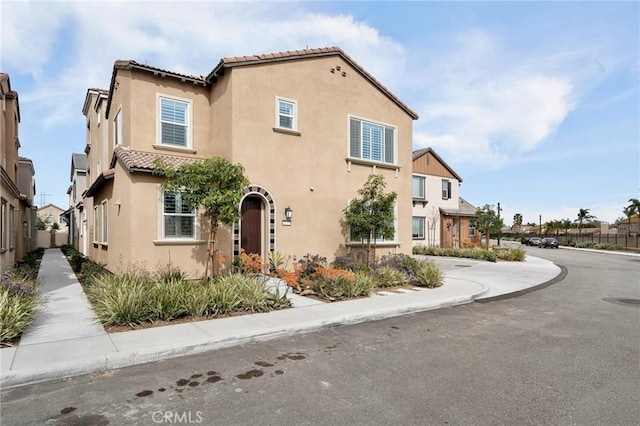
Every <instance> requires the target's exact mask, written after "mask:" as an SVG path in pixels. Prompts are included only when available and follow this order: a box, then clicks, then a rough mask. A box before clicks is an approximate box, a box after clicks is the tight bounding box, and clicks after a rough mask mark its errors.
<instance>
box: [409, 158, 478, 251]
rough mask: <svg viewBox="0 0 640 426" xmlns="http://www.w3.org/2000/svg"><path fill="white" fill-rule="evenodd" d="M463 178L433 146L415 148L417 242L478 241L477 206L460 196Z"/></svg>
mask: <svg viewBox="0 0 640 426" xmlns="http://www.w3.org/2000/svg"><path fill="white" fill-rule="evenodd" d="M461 183H462V178H461V177H460V176H459V175H458V174H457V173H456V172H455V171H454V170H453V169H452V168H451V167H450V166H449V165H448V164H447V163H446V162H445V161H444V160H443V159H442V158H441V157H440V156H439V155H438V154H437V153H436V152H435V151H434V150H433V149H431V148H426V149H420V150H418V151H414V152H413V189H412V192H413V193H412V200H413V219H412V237H413V245H425V246H430V247H465V246H469V245H470V244H471V243H474V244H475V243H477V242H478V237H479V235H476V230H475V228H474V227H473V220H472V219H473V218H474V217H475V215H476V208H475V207H474V206H473V205H471V204H469V203H468V202H467V201H465V200H464V199H463V198H462V197H460V193H459V190H460V189H459V188H460V184H461Z"/></svg>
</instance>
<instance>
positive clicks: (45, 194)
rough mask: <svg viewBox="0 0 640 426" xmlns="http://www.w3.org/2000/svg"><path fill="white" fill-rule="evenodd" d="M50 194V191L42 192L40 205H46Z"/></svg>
mask: <svg viewBox="0 0 640 426" xmlns="http://www.w3.org/2000/svg"><path fill="white" fill-rule="evenodd" d="M49 195H51V194H48V193H46V192H41V193H40V207H42V206H44V205H45V203H46V202H47V197H48V196H49Z"/></svg>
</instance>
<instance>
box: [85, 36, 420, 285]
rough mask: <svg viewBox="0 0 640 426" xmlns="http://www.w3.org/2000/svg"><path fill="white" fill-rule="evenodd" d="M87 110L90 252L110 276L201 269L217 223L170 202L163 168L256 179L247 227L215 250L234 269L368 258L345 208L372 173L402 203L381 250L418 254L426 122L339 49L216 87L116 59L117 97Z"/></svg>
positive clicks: (89, 101) (239, 70) (213, 75)
mask: <svg viewBox="0 0 640 426" xmlns="http://www.w3.org/2000/svg"><path fill="white" fill-rule="evenodd" d="M83 113H84V115H85V117H86V123H87V128H88V131H87V147H86V149H85V152H86V153H87V177H88V188H87V191H86V193H85V198H84V209H85V211H86V212H88V214H87V222H88V229H87V231H88V232H87V234H88V238H89V248H88V252H87V254H88V256H89V257H90V258H91V259H93V260H95V261H97V262H100V263H101V264H104V265H106V267H107V268H108V269H110V270H112V271H115V270H117V269H119V268H126V267H127V266H128V265H129V264H131V263H135V264H144V265H147V266H149V267H155V266H157V265H159V264H163V263H167V262H169V261H171V263H172V264H174V265H178V266H179V267H180V268H181V269H182V270H184V271H185V272H187V273H189V274H192V273H197V271H200V272H202V267H203V265H204V263H205V259H206V249H207V246H206V242H207V241H206V240H207V238H208V234H207V232H206V224H205V223H203V221H202V217H201V215H200V214H199V212H198V211H195V210H193V209H190V208H189V207H187V206H186V205H183V204H182V202H181V195H180V193H179V192H177V193H172V192H165V191H163V189H162V185H161V184H162V178H161V177H160V176H158V175H155V174H154V173H153V172H154V161H155V160H156V159H162V160H164V161H165V162H168V163H170V164H173V165H175V166H178V165H181V164H185V163H187V162H192V161H198V160H201V159H206V158H210V157H214V156H218V157H223V158H226V159H227V160H229V161H231V162H232V163H234V164H241V165H242V166H243V167H244V168H245V175H246V176H247V177H248V179H249V181H250V184H249V185H248V186H247V187H246V188H245V191H244V196H243V198H242V200H241V202H240V204H239V206H238V208H239V209H240V211H241V215H242V217H241V219H240V220H239V221H238V222H237V223H235V224H234V225H233V226H231V227H229V228H226V227H223V228H221V229H220V230H219V232H218V238H217V241H216V244H217V246H218V248H219V249H220V254H221V256H220V258H221V259H222V260H223V263H224V265H225V266H226V267H228V268H230V267H231V263H232V261H233V258H234V257H235V256H237V255H239V253H240V252H241V250H244V251H245V252H247V253H255V254H257V255H259V256H261V257H262V259H264V260H266V259H267V256H268V254H269V253H270V252H272V251H278V252H280V253H282V254H283V255H290V256H303V255H305V254H307V253H312V254H320V255H323V256H327V257H328V258H331V257H334V256H337V255H341V254H346V253H347V252H350V251H357V250H359V249H360V247H361V245H362V243H361V241H359V240H358V239H357V237H355V238H354V239H352V238H351V236H350V232H349V231H348V229H345V227H344V225H343V223H342V220H343V218H344V213H343V210H344V208H345V207H346V206H347V204H348V202H349V200H350V199H352V198H354V197H357V196H358V193H357V191H358V189H360V188H361V187H362V185H363V184H364V183H365V182H366V180H367V178H368V176H369V175H370V174H372V173H377V174H380V175H382V176H383V177H384V178H385V182H386V184H387V188H386V190H387V191H395V192H396V193H397V194H398V198H397V205H396V221H395V223H396V232H395V236H394V238H393V239H389V240H380V241H379V242H378V247H379V249H378V253H379V254H384V253H406V254H410V253H411V244H410V241H411V228H410V223H411V222H410V221H411V208H410V206H411V204H410V203H411V184H410V182H411V170H410V168H409V167H407V166H408V164H409V163H410V162H411V145H412V134H413V120H415V119H417V118H418V116H417V114H416V113H415V112H413V111H412V110H411V109H410V108H409V107H408V106H407V105H405V104H404V103H403V102H402V101H401V100H400V99H398V98H397V97H396V96H395V95H394V94H393V93H391V92H390V91H389V90H388V89H387V88H386V87H384V86H383V85H382V84H381V83H380V82H379V81H378V80H376V79H375V78H374V77H373V76H372V75H371V74H369V73H368V72H367V71H366V70H364V68H362V67H361V66H360V65H359V64H357V63H356V62H355V61H354V60H353V59H352V58H350V57H349V56H348V55H347V54H346V53H345V52H344V51H342V50H341V49H340V48H337V47H330V48H321V49H304V50H299V51H289V52H280V53H273V54H265V55H256V56H242V57H231V58H223V59H221V60H220V62H219V63H218V64H217V65H216V66H215V67H214V68H213V70H212V71H211V72H210V73H209V74H208V75H207V76H194V75H186V74H181V73H177V72H173V71H168V70H163V69H159V68H155V67H151V66H148V65H146V64H140V63H137V62H135V61H116V62H115V64H114V67H113V71H112V77H111V85H110V87H109V89H108V90H100V89H89V90H88V91H87V95H86V100H85V105H84V109H83ZM358 237H359V236H358Z"/></svg>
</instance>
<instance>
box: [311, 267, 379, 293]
mask: <svg viewBox="0 0 640 426" xmlns="http://www.w3.org/2000/svg"><path fill="white" fill-rule="evenodd" d="M333 271H339V269H334V270H333ZM374 288H375V284H374V282H373V278H372V277H371V276H370V275H368V274H366V273H364V272H356V273H355V274H350V275H346V274H335V275H324V276H323V277H321V278H319V279H317V280H316V281H314V282H313V285H312V289H313V291H314V292H315V293H316V294H317V295H318V296H320V297H323V298H326V299H329V300H338V299H351V298H354V297H365V296H369V295H370V294H371V292H372V291H373V289H374Z"/></svg>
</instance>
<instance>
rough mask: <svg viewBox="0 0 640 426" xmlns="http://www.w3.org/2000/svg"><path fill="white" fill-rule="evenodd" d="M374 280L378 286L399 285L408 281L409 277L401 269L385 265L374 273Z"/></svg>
mask: <svg viewBox="0 0 640 426" xmlns="http://www.w3.org/2000/svg"><path fill="white" fill-rule="evenodd" d="M372 276H373V280H374V282H375V284H376V286H377V287H381V288H385V287H398V286H401V285H404V284H406V283H407V282H408V278H407V276H406V275H405V274H403V273H402V272H401V271H399V270H397V269H394V268H391V267H388V266H383V267H381V268H378V269H376V270H375V271H373V273H372Z"/></svg>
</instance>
